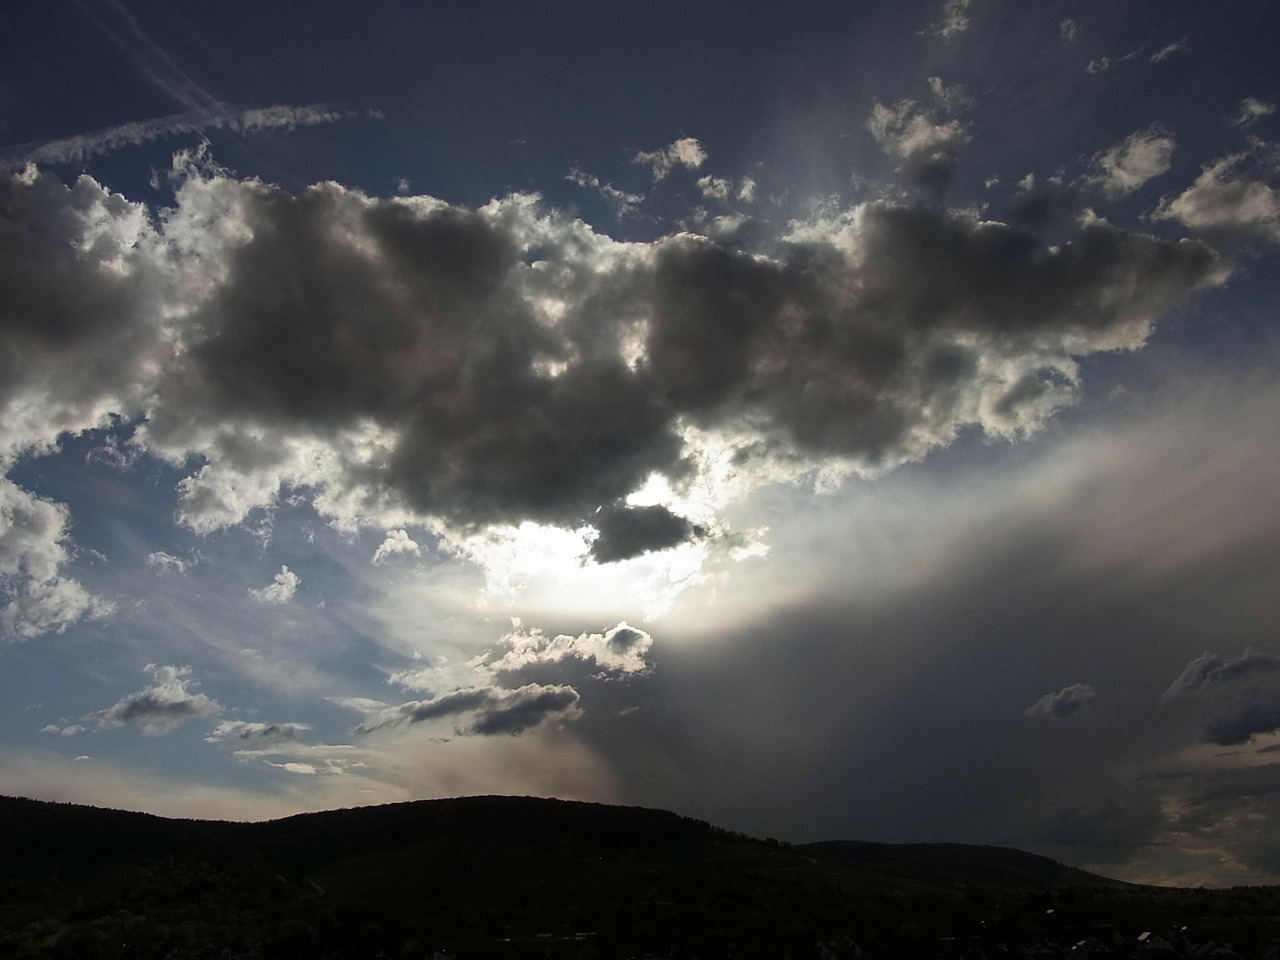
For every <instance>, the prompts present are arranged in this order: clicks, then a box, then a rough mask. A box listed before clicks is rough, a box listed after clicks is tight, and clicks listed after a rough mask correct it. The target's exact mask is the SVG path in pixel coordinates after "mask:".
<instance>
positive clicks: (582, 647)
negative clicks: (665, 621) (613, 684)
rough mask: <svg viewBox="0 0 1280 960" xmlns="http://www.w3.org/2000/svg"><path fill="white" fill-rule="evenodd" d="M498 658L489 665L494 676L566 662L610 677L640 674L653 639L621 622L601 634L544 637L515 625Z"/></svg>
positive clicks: (535, 631) (505, 638) (540, 632)
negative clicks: (588, 666)
mask: <svg viewBox="0 0 1280 960" xmlns="http://www.w3.org/2000/svg"><path fill="white" fill-rule="evenodd" d="M502 642H503V645H504V646H505V647H506V650H505V652H504V653H503V654H502V656H500V657H498V658H497V659H495V660H493V661H491V663H490V664H489V667H490V669H491V670H492V671H493V672H494V673H501V672H504V671H516V670H521V669H523V668H525V667H528V666H531V665H533V664H544V663H558V662H560V661H562V660H565V659H568V658H575V659H578V660H583V661H590V662H594V663H595V664H597V665H598V666H599V667H601V669H603V670H607V671H610V672H613V673H620V674H627V673H642V672H644V671H645V670H647V669H648V668H649V663H648V659H647V658H648V654H649V650H650V648H651V647H652V646H653V637H651V636H650V635H649V634H648V633H646V632H645V631H643V630H640V629H637V628H636V627H633V626H631V625H630V624H628V623H627V622H626V621H625V620H624V621H623V622H621V623H619V624H618V625H617V626H614V627H610V628H609V629H608V630H606V631H604V632H603V633H583V634H579V635H577V636H570V635H567V634H560V635H558V636H556V637H547V636H546V635H545V634H543V632H542V631H541V630H538V629H525V628H523V627H522V626H520V625H519V624H517V625H516V628H515V629H514V630H512V632H511V633H508V634H507V635H506V636H505V637H503V638H502Z"/></svg>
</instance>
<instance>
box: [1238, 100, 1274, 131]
mask: <svg viewBox="0 0 1280 960" xmlns="http://www.w3.org/2000/svg"><path fill="white" fill-rule="evenodd" d="M1275 112H1276V105H1275V104H1274V103H1267V102H1265V101H1263V100H1259V99H1257V98H1256V97H1245V98H1244V99H1243V100H1241V101H1240V112H1239V113H1237V114H1236V117H1235V119H1234V120H1233V121H1232V125H1233V126H1236V127H1247V126H1250V125H1251V124H1254V123H1257V122H1258V121H1259V120H1261V119H1262V118H1263V117H1270V116H1273V115H1274V114H1275Z"/></svg>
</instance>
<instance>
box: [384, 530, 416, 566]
mask: <svg viewBox="0 0 1280 960" xmlns="http://www.w3.org/2000/svg"><path fill="white" fill-rule="evenodd" d="M404 555H410V556H414V557H417V556H421V555H422V547H420V546H419V545H418V544H417V543H415V542H414V540H413V538H412V537H410V536H409V532H408V531H407V530H388V531H387V539H385V540H383V541H382V543H380V544H379V545H378V549H377V550H375V551H374V552H373V563H374V565H378V564H383V563H387V562H389V561H391V560H392V559H394V558H396V557H399V556H404Z"/></svg>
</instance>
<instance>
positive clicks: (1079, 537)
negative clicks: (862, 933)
mask: <svg viewBox="0 0 1280 960" xmlns="http://www.w3.org/2000/svg"><path fill="white" fill-rule="evenodd" d="M1277 35H1280V9H1278V8H1277V7H1276V5H1275V4H1273V3H1268V2H1264V0H1222V2H1218V3H1213V4H1209V3H1202V2H1189V0H1188V2H1184V0H1168V2H1164V3H1160V4H1153V3H1142V2H1124V0H1096V2H1095V0H1045V2H1043V3H1037V4H1025V3H1021V2H1015V0H923V2H916V0H905V2H904V0H896V2H871V0H865V2H855V0H845V2H833V0H811V2H805V3H800V4H788V5H781V4H772V3H770V4H766V3H757V2H745V3H744V2H738V3H714V2H701V3H690V2H682V3H678V4H677V3H668V2H665V0H659V2H657V3H650V4H645V5H643V6H638V5H623V4H599V3H585V2H573V0H570V2H564V3H556V4H514V3H513V4H503V3H476V4H469V5H462V6H457V7H451V8H449V9H447V10H446V9H445V8H444V7H440V6H438V5H430V4H418V5H410V4H396V3H387V2H377V0H375V2H370V3H367V4H362V5H360V6H359V7H355V6H352V5H350V4H345V3H344V4H339V3H335V2H331V0H309V2H307V3H301V2H295V0H282V2H278V3H272V4H261V3H248V2H244V0H228V2H224V3H219V4H206V3H193V2H172V0H165V2H159V0H41V2H40V3H35V2H25V0H18V2H12V3H7V4H5V5H3V7H2V8H0V474H2V476H0V729H3V731H4V735H3V737H2V738H0V793H5V794H11V795H23V796H31V797H37V798H41V799H47V800H58V801H72V802H78V803H91V804H97V805H103V806H112V807H122V808H128V809H137V810H146V811H150V812H152V813H157V814H162V815H166V816H182V817H212V818H222V819H264V818H270V817H277V816H283V815H288V814H292V813H297V812H300V811H306V810H318V809H329V808H334V807H348V806H357V805H367V804H376V803H384V802H392V801H401V800H408V799H417V798H433V797H446V796H458V795H471V794H515V795H540V796H557V797H564V798H572V799H582V800H591V801H601V802H609V803H624V804H636V805H643V806H651V807H661V808H665V809H670V810H674V811H676V812H678V813H681V814H685V815H688V816H694V817H699V818H702V819H706V820H710V821H712V822H713V823H716V824H718V825H720V826H723V827H726V828H729V829H734V830H741V831H745V832H747V833H750V834H752V835H756V836H762V837H764V836H770V837H776V838H779V839H785V840H790V841H796V842H800V841H810V840H819V839H837V838H838V839H863V840H879V841H914V842H922V841H953V842H968V843H992V844H1003V845H1010V846H1016V847H1020V848H1023V849H1027V850H1031V851H1034V852H1037V853H1042V854H1046V855H1049V856H1052V857H1054V858H1055V859H1058V860H1061V861H1063V862H1065V863H1069V864H1072V865H1075V866H1082V867H1086V868H1090V869H1094V870H1098V871H1100V872H1103V873H1106V874H1108V875H1111V876H1116V877H1121V878H1124V879H1130V880H1138V881H1146V882H1157V883H1168V884H1185V885H1195V884H1209V885H1222V884H1237V883H1276V882H1280V840H1277V837H1280V829H1277V828H1280V636H1278V635H1277V624H1280V616H1278V614H1280V590H1278V589H1277V587H1276V584H1277V580H1278V579H1280V484H1277V482H1276V477H1277V472H1278V470H1280V427H1278V422H1280V418H1278V416H1277V414H1280V382H1278V381H1277V377H1276V371H1277V365H1278V363H1280V337H1278V336H1277V317H1276V304H1277V302H1280V270H1277V254H1278V252H1280V250H1278V248H1280V67H1277V63H1278V61H1277V59H1276V57H1275V56H1274V38H1275V37H1276V36H1277Z"/></svg>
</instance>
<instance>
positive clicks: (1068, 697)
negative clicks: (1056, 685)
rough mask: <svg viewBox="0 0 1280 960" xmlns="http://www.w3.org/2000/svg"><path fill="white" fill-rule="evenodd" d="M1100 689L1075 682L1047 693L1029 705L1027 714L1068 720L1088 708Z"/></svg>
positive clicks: (1049, 718)
mask: <svg viewBox="0 0 1280 960" xmlns="http://www.w3.org/2000/svg"><path fill="white" fill-rule="evenodd" d="M1097 695H1098V691H1097V690H1095V689H1094V688H1093V687H1091V686H1089V685H1088V684H1085V683H1073V684H1072V685H1071V686H1069V687H1063V688H1062V689H1061V690H1059V691H1058V692H1057V693H1046V694H1045V695H1044V696H1043V697H1041V698H1040V699H1039V700H1037V701H1036V702H1035V703H1033V704H1032V705H1031V706H1029V707H1027V709H1026V715H1027V716H1028V717H1032V718H1038V719H1044V720H1066V719H1067V718H1068V717H1074V716H1075V715H1076V714H1078V713H1081V712H1082V711H1084V710H1086V709H1087V708H1088V706H1089V704H1090V703H1091V702H1092V701H1093V699H1094V698H1095V697H1097Z"/></svg>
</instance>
